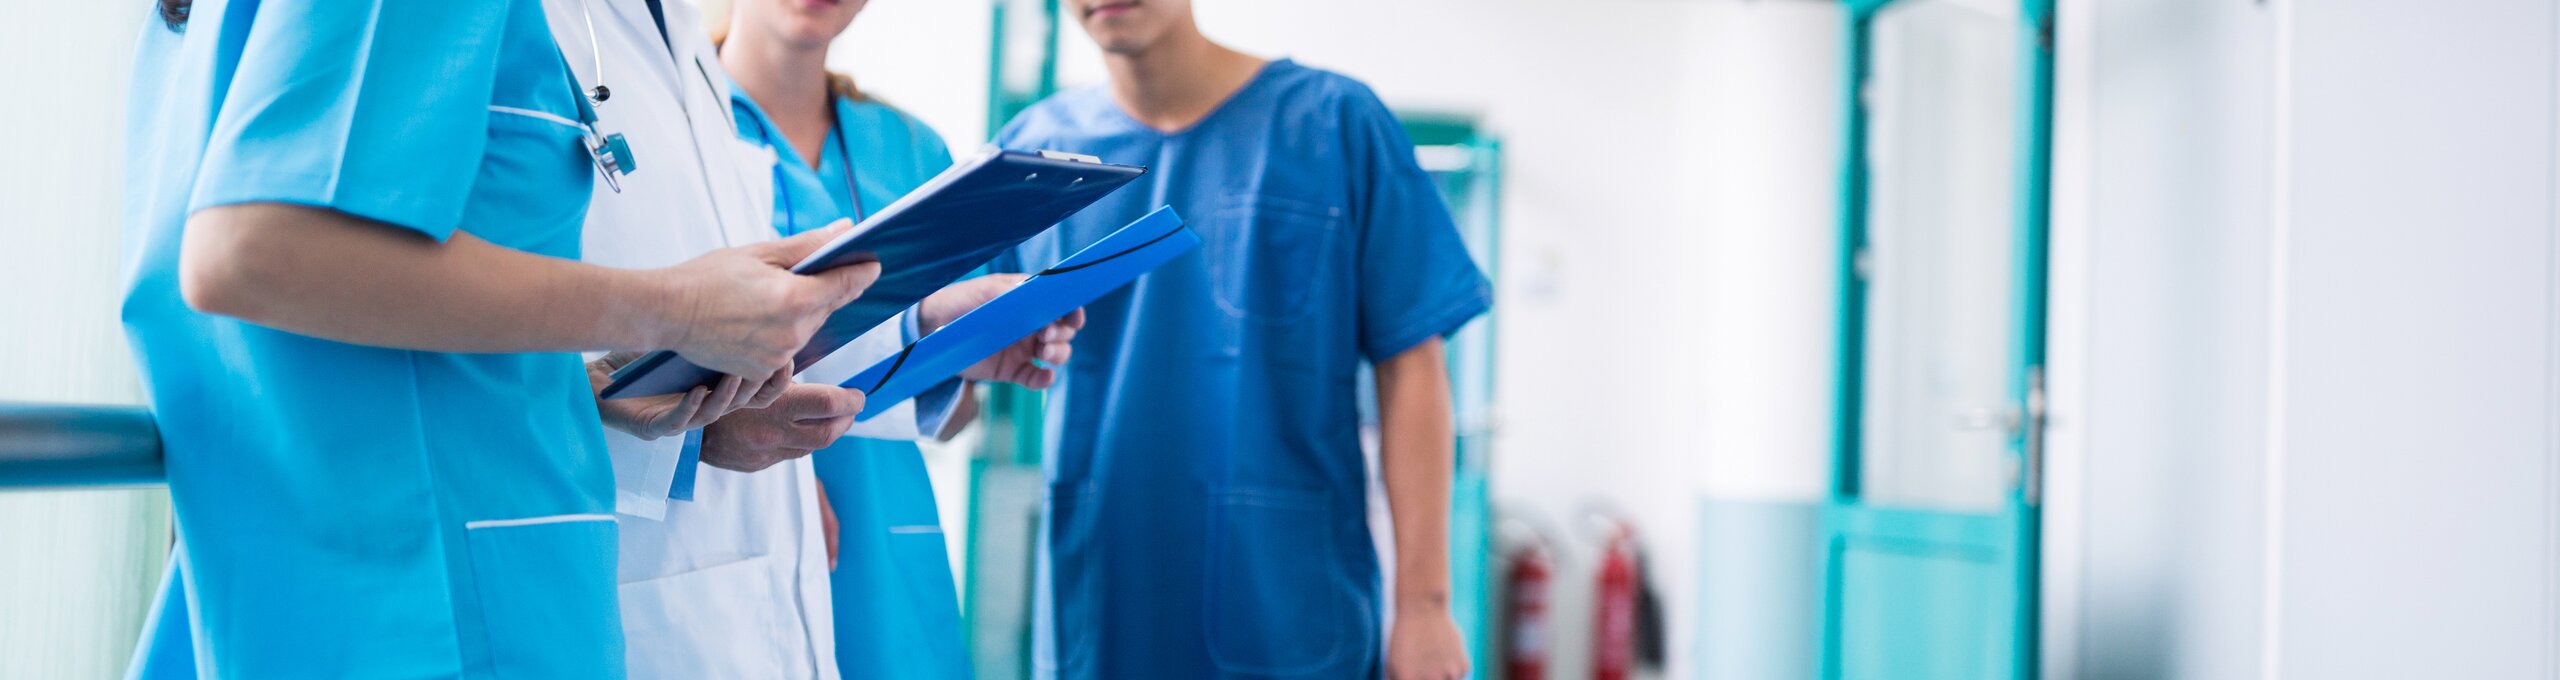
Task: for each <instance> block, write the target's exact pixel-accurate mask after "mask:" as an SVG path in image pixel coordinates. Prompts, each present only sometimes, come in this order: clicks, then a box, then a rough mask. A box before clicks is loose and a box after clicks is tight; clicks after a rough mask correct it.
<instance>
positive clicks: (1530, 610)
mask: <svg viewBox="0 0 2560 680" xmlns="http://www.w3.org/2000/svg"><path fill="white" fill-rule="evenodd" d="M1509 562H1510V565H1509V566H1508V567H1507V568H1505V569H1504V577H1505V578H1504V581H1505V582H1506V583H1508V584H1510V585H1509V590H1508V592H1507V593H1506V594H1505V595H1506V596H1505V597H1504V598H1503V623H1504V630H1503V643H1504V644H1503V645H1502V678H1503V680H1546V677H1547V655H1548V653H1549V652H1550V646H1551V644H1552V640H1551V636H1552V633H1551V631H1550V630H1549V625H1550V624H1549V623H1548V621H1547V592H1548V591H1549V590H1552V589H1553V586H1552V581H1554V579H1555V565H1554V563H1552V562H1550V561H1549V560H1548V557H1547V551H1546V549H1545V548H1541V547H1539V546H1537V545H1528V546H1523V547H1521V548H1519V549H1517V550H1513V551H1512V552H1511V555H1510V558H1509Z"/></svg>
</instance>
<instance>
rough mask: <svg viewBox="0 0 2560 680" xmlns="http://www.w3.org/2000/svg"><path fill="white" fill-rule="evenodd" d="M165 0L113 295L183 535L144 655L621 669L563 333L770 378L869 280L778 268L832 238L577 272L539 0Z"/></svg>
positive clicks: (218, 670) (259, 665)
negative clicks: (129, 257) (123, 259)
mask: <svg viewBox="0 0 2560 680" xmlns="http://www.w3.org/2000/svg"><path fill="white" fill-rule="evenodd" d="M161 9H162V15H163V17H165V19H155V20H154V21H153V22H152V23H151V25H150V26H148V27H147V28H145V29H144V36H143V38H142V44H141V48H140V52H139V54H138V56H137V58H136V67H135V75H134V79H133V82H134V92H133V98H132V101H131V104H132V112H131V116H130V119H131V122H130V129H129V131H128V144H127V149H128V152H129V158H128V163H127V168H128V181H129V184H130V186H131V187H132V194H131V199H130V204H129V206H128V210H127V220H128V227H129V229H130V231H131V239H132V240H131V242H132V243H133V244H134V247H135V259H134V261H133V262H132V265H131V269H130V279H129V282H128V289H127V293H126V296H125V301H124V307H123V318H124V321H125V325H126V330H127V334H128V337H129V340H130V342H131V344H132V346H133V350H134V352H135V355H136V358H137V360H138V363H139V365H140V366H141V369H142V372H143V377H144V379H145V384H146V387H147V388H148V391H149V395H150V400H151V403H152V407H153V409H154V412H155V413H156V415H157V416H158V418H159V425H160V429H161V439H162V442H163V448H164V452H165V457H166V461H167V470H168V481H169V492H170V496H171V499H172V500H173V502H174V503H175V506H176V512H177V526H178V533H179V548H180V552H179V555H178V556H177V557H176V558H175V562H176V564H175V565H174V568H173V572H172V576H173V578H175V579H178V580H176V581H173V582H172V583H170V584H169V585H168V586H165V587H164V592H166V593H167V594H168V596H169V597H170V598H171V599H170V601H168V602H166V603H164V609H163V610H161V611H159V612H156V613H155V614H154V617H155V623H154V631H153V632H152V633H151V634H150V635H151V637H149V638H147V642H150V643H151V644H150V645H148V646H147V647H145V648H144V649H143V650H142V652H141V653H140V654H138V655H137V658H136V664H135V669H134V670H135V672H136V673H137V674H141V675H150V676H155V677H167V676H173V675H184V674H196V675H200V676H203V677H240V678H294V677H323V678H362V677H385V678H390V677H399V678H412V677H516V678H618V677H621V676H622V675H623V668H622V663H623V653H622V648H621V647H622V638H621V633H620V630H621V622H620V618H619V616H618V612H617V610H616V598H615V590H614V588H615V584H614V575H615V569H614V555H615V545H614V542H615V531H614V526H613V521H614V520H613V515H612V511H613V498H612V493H613V474H612V468H611V465H610V462H609V461H608V460H607V458H606V455H605V451H604V448H603V445H602V442H601V440H600V437H599V430H598V428H599V423H598V416H597V411H596V407H595V403H594V400H593V392H592V389H591V386H590V385H589V383H588V381H587V374H586V372H585V370H584V369H583V367H582V365H581V363H580V361H579V358H578V356H577V355H576V354H574V353H573V352H575V351H580V350H606V349H634V350H637V349H651V348H672V349H675V350H676V351H678V352H679V353H681V354H684V355H685V356H687V357H688V358H690V359H693V360H695V361H696V362H698V363H703V364H704V365H706V366H713V367H715V368H718V369H720V370H724V371H728V372H730V373H733V374H740V375H753V376H766V377H765V378H760V379H759V380H760V381H762V384H773V383H772V381H771V377H772V376H777V375H780V374H781V372H783V371H787V369H786V368H785V366H787V364H788V359H787V357H788V355H789V353H790V351H791V350H793V349H796V347H797V345H798V344H799V341H800V340H801V339H805V337H806V335H807V330H806V329H808V328H811V327H813V324H814V323H815V322H816V321H817V320H818V319H819V318H821V317H822V316H823V315H824V314H825V313H826V312H828V311H831V310H832V309H834V308H835V307H837V306H841V305H842V304H843V303H844V302H845V301H847V300H850V299H851V298H852V297H853V296H855V295H857V294H859V292H860V289H861V287H862V285H863V284H865V283H867V281H868V278H867V277H868V276H871V275H876V269H869V270H868V271H845V273H844V274H840V275H826V276H813V277H796V276H791V275H789V274H788V273H787V272H784V271H782V270H781V269H779V268H777V267H775V266H774V265H772V264H770V262H772V261H781V262H789V261H792V260H795V259H797V258H798V257H799V255H800V254H803V253H805V252H807V251H808V250H809V249H811V248H812V247H814V246H815V245H817V244H818V243H820V242H822V241H823V240H824V239H825V238H826V237H828V236H831V235H832V234H829V233H817V234H812V235H811V236H810V238H806V239H796V240H792V241H783V242H776V243H772V244H760V245H758V246H748V247H744V248H739V249H732V250H725V251H720V252H715V253H712V254H709V255H706V256H704V257H702V258H699V259H696V260H694V261H691V262H687V263H684V264H680V265H677V266H675V267H670V268H667V269H662V270H655V271H648V272H641V271H620V270H610V269H605V268H601V267H593V266H589V265H583V264H578V263H576V262H575V261H574V260H575V258H576V257H577V256H578V254H579V249H580V248H579V235H580V232H581V228H582V225H581V220H582V217H583V214H584V212H585V209H586V201H587V197H588V196H589V190H590V186H591V184H590V182H593V181H596V178H597V176H598V175H597V173H598V172H599V170H598V167H597V165H596V163H595V161H594V159H593V158H592V157H591V156H590V155H589V153H588V151H587V150H586V147H585V146H583V145H582V135H583V134H585V132H586V129H585V126H582V125H581V124H580V123H581V121H585V120H590V119H592V115H591V113H590V112H591V109H589V108H587V107H585V106H583V105H582V94H581V93H579V92H578V91H577V90H576V89H575V87H574V86H573V85H571V84H570V81H569V80H568V79H567V77H566V75H565V71H564V64H563V63H562V61H561V56H560V53H559V51H558V50H557V48H555V47H554V45H553V42H552V38H551V33H550V32H549V31H548V30H547V28H546V26H545V24H544V18H543V14H542V8H541V7H540V5H539V4H538V2H536V1H535V0H500V1H493V2H475V3H435V2H402V1H398V0H380V1H378V2H366V1H364V0H265V1H264V2H225V1H223V0H201V1H199V2H195V3H192V6H189V3H186V2H183V0H163V1H162V3H161ZM640 152H641V153H645V150H641V151H640ZM840 271H843V270H840ZM773 287H779V288H788V289H791V292H790V293H788V294H783V293H780V292H778V291H775V290H772V289H771V288H773ZM760 289H763V290H760ZM792 296H808V297H810V298H811V299H812V301H810V302H807V303H805V304H786V302H788V301H789V300H790V298H791V297H792ZM679 300H693V301H698V302H701V303H702V307H699V308H697V307H695V306H692V305H680V304H673V303H675V302H676V301H679ZM703 308H709V309H716V310H722V311H717V312H709V313H705V312H702V311H699V310H700V309H703ZM688 310H690V311H688ZM732 312H735V313H732ZM724 337H725V338H729V339H722V338H724ZM678 339H680V340H678ZM749 384H751V385H752V384H758V383H749ZM755 391H756V390H754V389H753V388H748V389H746V390H745V391H744V392H741V390H740V388H739V383H738V382H737V381H734V380H733V381H730V382H728V383H725V384H724V385H723V386H722V387H721V389H719V390H716V391H713V390H697V391H695V392H694V393H692V394H689V395H687V396H685V397H681V398H680V399H682V400H685V401H687V402H688V403H692V404H695V405H697V406H698V405H700V404H702V403H705V402H717V403H724V404H734V405H744V404H743V401H742V400H735V399H734V397H736V395H739V394H742V393H751V392H755ZM178 607H183V609H179V608H178ZM181 630H183V632H184V635H181V634H180V632H181ZM182 643H191V644H188V645H187V646H191V647H192V653H183V652H180V651H177V650H179V649H181V648H182V647H181V644H182Z"/></svg>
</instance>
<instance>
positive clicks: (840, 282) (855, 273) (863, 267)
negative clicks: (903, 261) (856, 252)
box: [817, 262, 880, 310]
mask: <svg viewBox="0 0 2560 680" xmlns="http://www.w3.org/2000/svg"><path fill="white" fill-rule="evenodd" d="M817 279H818V281H819V283H820V285H822V286H824V287H825V289H826V291H827V294H828V296H829V297H828V299H829V300H831V301H832V302H831V303H830V304H828V306H827V309H829V310H834V309H835V308H837V307H843V306H845V303H848V302H852V301H853V299H854V298H858V297H862V291H865V290H869V289H870V288H871V282H873V281H878V280H880V263H878V262H863V263H860V264H849V265H845V266H842V267H837V268H834V269H829V270H826V271H823V272H819V273H818V274H817Z"/></svg>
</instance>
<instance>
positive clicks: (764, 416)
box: [544, 0, 1064, 678]
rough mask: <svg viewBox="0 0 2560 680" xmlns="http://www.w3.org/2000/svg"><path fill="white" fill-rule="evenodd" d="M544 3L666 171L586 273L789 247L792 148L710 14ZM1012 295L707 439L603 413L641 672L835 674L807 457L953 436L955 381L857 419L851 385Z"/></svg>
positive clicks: (601, 367)
mask: <svg viewBox="0 0 2560 680" xmlns="http://www.w3.org/2000/svg"><path fill="white" fill-rule="evenodd" d="M544 8H545V10H546V13H547V14H548V15H549V18H550V24H551V27H552V31H553V35H554V37H555V38H556V39H557V41H558V43H559V45H560V48H561V50H562V52H563V53H564V54H565V55H566V56H567V58H568V62H569V71H570V73H571V75H572V77H573V78H575V79H576V80H577V81H578V82H579V84H580V86H581V88H582V89H584V90H585V91H587V92H589V93H591V94H590V98H591V99H594V100H596V101H595V105H596V108H597V109H598V110H599V111H600V112H602V113H603V114H605V116H606V118H607V119H608V120H611V121H614V122H615V124H616V126H617V127H616V129H617V132H619V133H620V134H623V135H625V136H626V138H627V139H628V140H629V141H630V142H631V143H632V144H634V145H635V146H642V147H646V148H649V149H653V150H655V155H653V156H651V157H650V162H651V163H652V166H651V169H652V170H653V171H654V172H644V173H634V174H632V175H631V176H629V177H628V178H626V180H625V181H624V182H623V183H622V186H620V187H604V186H599V187H597V188H596V189H595V192H594V193H595V196H594V203H593V206H592V207H591V208H590V209H589V214H588V217H587V220H586V239H587V242H588V243H589V244H591V246H590V248H589V250H588V252H587V255H586V259H587V261H588V262H593V263H598V264H606V265H611V266H616V267H633V268H640V267H656V266H661V265H662V264H663V263H666V262H672V261H679V260H682V259H684V258H686V257H690V256H692V255H694V254H696V253H701V252H705V251H710V250H714V249H717V248H720V247H722V246H725V245H729V244H733V243H751V242H756V241H765V240H772V239H776V238H780V237H781V234H780V233H778V232H777V229H776V226H777V225H776V223H775V221H774V206H775V205H777V203H778V202H779V203H782V204H788V201H787V200H782V201H777V197H776V196H775V195H774V193H773V191H774V186H773V184H772V180H771V178H772V177H773V176H774V172H775V168H774V165H775V160H776V157H775V154H774V152H773V151H772V150H771V149H770V148H768V147H767V146H766V145H765V144H763V143H760V140H755V141H750V140H742V139H741V138H740V137H739V135H738V125H739V123H737V122H735V121H733V120H732V117H733V115H734V114H733V113H732V112H731V110H730V102H731V96H732V92H733V90H734V86H733V85H732V83H731V81H730V79H729V78H728V77H727V76H726V75H725V74H724V73H722V69H721V65H720V63H719V58H718V56H717V54H716V53H715V52H714V50H713V48H712V46H711V45H710V44H709V42H708V40H707V36H706V33H705V31H704V30H703V26H702V24H701V22H700V20H699V18H698V16H697V14H696V12H697V10H696V9H695V8H694V7H692V6H691V5H690V4H687V3H665V2H657V1H653V0H545V2H544ZM828 221H829V222H832V221H834V218H832V217H830V218H828ZM821 227H823V223H821V224H819V225H811V226H808V227H806V228H794V229H789V230H788V231H789V233H793V234H797V233H803V232H807V231H812V230H817V229H820V228H821ZM1007 285H1008V284H1006V283H1005V282H1002V281H981V282H969V283H963V284H961V285H957V286H954V287H952V288H950V289H946V290H945V291H943V292H940V293H937V294H936V295H934V296H933V297H931V298H929V299H928V300H927V302H926V303H925V304H923V305H922V306H921V310H922V313H919V314H915V315H908V316H912V317H913V318H914V320H915V321H916V323H914V324H910V323H906V321H907V318H905V317H903V316H902V318H901V319H899V320H896V321H893V322H892V323H889V324H886V325H884V326H883V327H882V328H881V329H880V330H876V331H874V332H872V333H869V334H866V335H864V336H863V337H861V338H860V339H858V340H856V341H855V342H854V343H852V344H850V345H847V346H846V347H845V348H843V349H841V350H838V351H837V352H836V353H835V354H833V355H830V356H829V357H827V358H826V359H824V360H822V361H820V362H818V363H817V364H815V365H813V366H810V367H808V368H807V370H805V371H803V372H801V374H800V376H799V377H800V378H801V379H802V381H803V382H802V383H801V384H795V385H791V386H790V387H789V388H788V389H787V390H786V391H784V392H783V393H782V395H781V397H780V398H779V399H777V400H775V401H774V402H773V403H772V404H771V405H770V406H766V407H762V408H750V409H745V410H741V411H737V412H734V413H728V414H727V415H726V416H725V417H719V418H717V419H716V420H714V421H712V422H710V423H709V425H708V426H707V427H704V428H703V429H701V430H699V431H695V432H686V430H688V429H690V424H676V425H673V426H668V427H651V426H649V425H650V423H652V422H653V421H652V419H649V418H645V417H640V416H639V415H637V414H625V413H619V412H620V411H627V410H631V409H630V408H628V407H625V408H617V407H616V406H615V402H603V403H601V404H600V406H602V407H603V411H604V413H605V419H606V422H607V423H609V424H613V425H614V429H612V430H609V431H608V432H607V433H606V437H605V441H606V445H607V447H608V449H609V450H610V451H611V452H612V454H613V460H614V469H615V472H616V478H617V482H618V485H617V486H618V487H619V488H618V489H617V500H618V502H617V510H618V511H619V512H621V513H622V517H621V520H622V521H621V523H620V529H621V547H622V555H621V587H620V590H621V603H622V607H623V625H624V632H625V633H626V634H627V635H628V636H629V644H628V645H627V650H628V651H627V659H628V660H629V663H628V665H629V670H630V674H631V676H632V677H635V678H835V677H838V675H837V673H836V670H837V664H836V660H835V654H834V648H835V645H834V644H833V643H834V641H835V640H836V639H837V638H839V637H841V636H840V635H838V634H837V633H835V632H834V631H833V624H834V623H835V622H836V620H837V619H838V618H839V617H835V616H831V615H830V612H831V611H832V609H831V607H830V605H831V603H832V602H834V601H838V600H840V599H841V598H831V597H830V595H829V593H830V588H829V579H828V571H827V568H828V564H829V559H828V555H827V554H826V553H827V546H828V545H829V544H830V543H831V540H830V539H832V537H831V536H829V535H828V534H827V533H826V532H825V529H824V526H823V521H822V519H821V517H822V515H823V513H822V509H823V507H824V506H825V503H824V501H823V498H824V497H823V496H821V495H820V492H819V490H818V488H817V477H816V474H815V473H814V472H813V471H812V469H811V460H810V459H809V458H808V457H809V455H810V453H811V452H812V451H813V450H816V449H819V448H823V447H825V446H827V445H829V444H831V443H834V442H835V441H837V439H838V438H839V436H840V435H842V434H844V433H845V432H847V431H849V430H850V431H853V432H857V433H860V434H862V435H865V436H869V437H880V438H889V439H897V440H907V439H913V438H916V437H918V436H921V435H923V434H925V433H930V432H934V431H937V430H938V429H939V428H940V427H941V426H942V422H943V421H944V420H945V419H946V414H947V413H948V412H949V411H950V409H951V407H950V405H951V404H953V403H955V402H956V401H957V400H958V395H959V394H960V391H961V390H960V388H959V385H958V381H953V382H951V383H949V384H946V385H944V386H941V387H940V388H937V389H936V390H933V391H931V392H929V393H928V394H927V395H925V396H924V397H923V398H920V399H918V400H915V401H913V402H908V403H902V404H899V405H896V406H894V407H892V408H891V409H890V410H889V411H888V412H887V413H885V414H883V415H881V416H879V417H875V418H873V419H871V420H868V421H865V422H862V423H859V424H856V423H854V422H853V421H852V417H853V414H854V413H856V412H858V411H859V410H860V409H861V408H862V406H863V402H864V399H863V395H862V394H861V393H859V392H857V391H854V390H850V389H846V388H843V387H839V386H837V383H838V382H840V381H842V380H844V379H846V378H849V377H851V376H852V374H853V373H854V372H855V371H857V370H859V369H861V368H865V367H867V366H869V365H870V364H871V363H872V362H874V361H877V360H879V359H882V358H885V357H887V356H889V355H891V354H894V353H895V352H897V351H898V349H899V348H900V347H902V346H903V345H904V344H905V342H906V341H907V340H909V339H911V338H912V336H913V335H914V334H915V333H917V332H920V331H921V330H925V329H929V328H931V327H933V326H938V325H939V323H940V322H941V321H946V320H948V318H949V317H950V316H952V315H956V314H957V313H960V312H965V311H967V309H968V308H971V307H974V306H976V304H978V303H979V302H982V301H984V300H985V299H987V298H988V297H991V296H992V295H991V293H989V292H987V291H986V289H988V288H990V287H993V288H994V289H996V290H999V291H1000V290H1001V289H1002V288H1003V287H1006V286H1007ZM1057 342H1059V343H1063V342H1064V340H1063V339H1060V340H1058V341H1057ZM1029 344H1036V343H1027V344H1026V345H1029ZM1059 348H1060V349H1063V345H1059ZM618 360H619V358H618V357H615V358H608V359H606V360H604V361H601V362H599V363H597V364H591V365H593V366H595V372H594V381H595V382H596V383H598V384H602V383H603V382H605V381H606V380H607V375H608V373H609V370H608V369H610V368H611V367H612V365H613V364H614V363H615V362H616V361H618ZM623 401H626V402H629V401H637V400H623ZM910 450H912V447H910ZM696 458H698V459H699V460H700V465H696V464H695V463H694V462H693V460H694V459H696ZM822 460H824V459H822ZM855 677H873V676H871V675H869V674H861V675H856V676H855Z"/></svg>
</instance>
